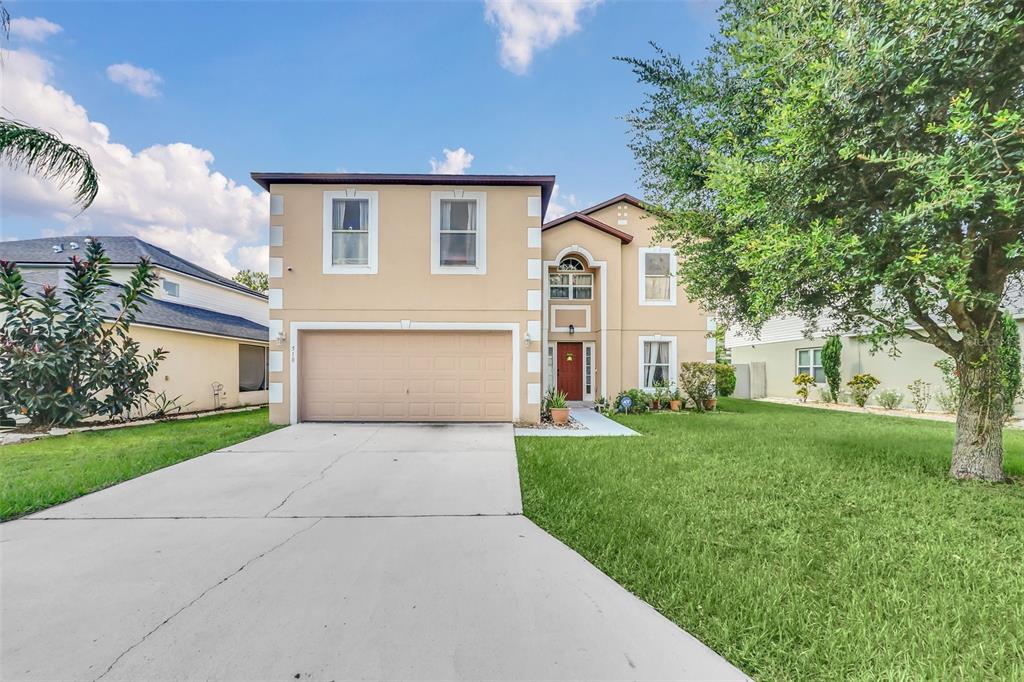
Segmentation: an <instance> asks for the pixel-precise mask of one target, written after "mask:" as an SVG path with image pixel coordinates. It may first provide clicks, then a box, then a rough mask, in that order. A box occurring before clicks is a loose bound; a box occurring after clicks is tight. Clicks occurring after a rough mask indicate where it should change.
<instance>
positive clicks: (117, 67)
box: [107, 62, 163, 97]
mask: <svg viewBox="0 0 1024 682" xmlns="http://www.w3.org/2000/svg"><path fill="white" fill-rule="evenodd" d="M107 78H109V79H110V80H112V81H114V82H115V83H117V84H118V85H123V86H124V87H126V88H128V89H129V90H131V91H132V92H134V93H135V94H136V95H142V96H143V97H157V96H159V95H160V90H159V89H158V86H159V85H160V83H162V82H163V79H162V78H160V75H159V74H158V73H157V72H156V71H154V70H153V69H144V68H142V67H141V66H135V65H134V64H128V63H127V62H126V63H123V64H111V65H110V66H108V67H107Z"/></svg>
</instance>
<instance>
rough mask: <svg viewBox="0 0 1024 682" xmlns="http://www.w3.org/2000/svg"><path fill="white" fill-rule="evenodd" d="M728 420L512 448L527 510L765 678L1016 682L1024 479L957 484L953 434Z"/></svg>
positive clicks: (1021, 628)
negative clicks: (949, 472)
mask: <svg viewBox="0 0 1024 682" xmlns="http://www.w3.org/2000/svg"><path fill="white" fill-rule="evenodd" d="M720 406H721V407H722V408H723V411H722V412H720V413H717V414H708V415H693V414H675V415H673V414H649V415H640V416H623V417H620V418H619V421H621V422H622V423H623V424H625V425H627V426H629V427H631V428H633V429H635V430H637V431H640V432H642V433H643V434H644V435H645V437H644V438H603V439H590V438H519V439H517V449H518V452H519V469H520V475H521V479H522V486H523V504H524V507H525V511H526V515H527V516H528V517H529V518H531V519H532V520H533V521H535V522H536V523H537V524H539V525H540V526H542V527H543V528H545V529H546V530H548V531H549V532H550V533H552V534H553V535H555V536H556V537H558V538H560V539H561V540H563V541H564V542H566V543H567V544H568V545H570V546H571V547H573V548H575V549H576V550H577V551H579V552H580V553H581V554H582V555H583V556H585V557H586V558H587V559H589V560H590V561H591V562H593V563H594V564H595V565H597V566H598V567H600V568H601V570H603V571H605V572H606V573H607V574H608V575H610V576H612V577H613V578H614V579H615V580H617V581H618V582H619V583H621V584H622V585H624V586H625V587H626V588H627V589H629V590H630V591H632V592H633V593H635V594H636V595H638V596H639V597H641V598H642V599H644V600H646V601H647V602H649V603H651V604H652V605H653V606H654V607H655V608H657V609H658V610H659V611H660V612H661V613H663V614H664V615H665V616H667V617H668V618H670V619H672V620H673V621H675V622H676V623H678V624H679V625H680V626H682V627H683V628H685V629H686V630H688V631H689V632H691V633H692V634H694V635H696V636H697V637H699V638H700V639H701V640H703V641H704V642H705V643H706V644H708V645H709V646H711V647H712V648H713V649H715V650H716V651H718V652H719V653H721V654H722V655H723V656H725V657H726V658H727V659H728V660H730V661H731V662H732V663H733V664H735V665H737V666H738V667H740V668H741V669H742V670H744V671H745V672H746V673H747V674H749V675H751V676H753V677H754V678H756V679H761V680H807V679H818V680H826V679H827V680H836V679H843V680H851V679H852V680H876V679H886V680H907V679H1006V680H1021V679H1024V484H1022V480H1021V479H1019V478H1018V479H1017V481H1016V482H1015V483H1012V484H1008V485H985V484H975V483H968V484H964V483H956V482H954V481H951V480H949V479H947V478H946V469H947V467H948V466H949V456H950V448H951V445H952V437H953V426H952V425H951V424H948V423H940V422H928V421H921V420H914V419H906V418H893V417H883V416H872V415H864V414H849V413H841V412H828V411H824V410H814V409H808V408H802V407H794V406H786V405H775V404H769V403H759V402H751V401H743V400H723V401H721V403H720ZM1006 462H1007V464H1006V469H1007V470H1008V471H1009V472H1010V473H1011V474H1012V475H1014V476H1017V477H1020V476H1024V432H1021V431H1007V432H1006Z"/></svg>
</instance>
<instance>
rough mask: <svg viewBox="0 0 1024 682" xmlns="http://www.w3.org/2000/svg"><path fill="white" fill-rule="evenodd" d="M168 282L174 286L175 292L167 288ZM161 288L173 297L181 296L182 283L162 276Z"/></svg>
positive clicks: (165, 294)
mask: <svg viewBox="0 0 1024 682" xmlns="http://www.w3.org/2000/svg"><path fill="white" fill-rule="evenodd" d="M168 284H170V285H171V286H172V287H174V292H173V293H172V292H170V291H168V290H167V285H168ZM160 290H161V291H163V292H164V296H169V297H171V298H181V284H179V283H178V282H175V281H174V280H170V279H167V278H166V277H162V278H161V279H160Z"/></svg>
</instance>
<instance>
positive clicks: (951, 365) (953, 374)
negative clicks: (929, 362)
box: [935, 358, 960, 414]
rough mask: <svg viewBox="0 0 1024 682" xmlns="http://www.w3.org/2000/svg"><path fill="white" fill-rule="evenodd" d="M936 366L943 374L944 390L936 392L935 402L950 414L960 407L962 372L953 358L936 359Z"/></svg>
mask: <svg viewBox="0 0 1024 682" xmlns="http://www.w3.org/2000/svg"><path fill="white" fill-rule="evenodd" d="M935 367H937V368H938V370H939V373H940V374H941V375H942V386H943V390H941V391H939V392H938V393H936V394H935V402H937V403H938V404H939V408H940V409H941V410H942V411H943V412H948V413H950V414H952V413H954V412H956V411H957V410H959V409H960V373H959V371H957V368H956V363H955V362H953V358H942V359H941V360H938V361H936V363H935Z"/></svg>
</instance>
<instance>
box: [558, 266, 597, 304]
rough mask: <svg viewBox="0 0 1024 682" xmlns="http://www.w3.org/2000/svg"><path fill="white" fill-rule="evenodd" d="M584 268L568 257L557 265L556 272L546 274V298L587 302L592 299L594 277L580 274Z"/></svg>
mask: <svg viewBox="0 0 1024 682" xmlns="http://www.w3.org/2000/svg"><path fill="white" fill-rule="evenodd" d="M584 269H585V266H584V265H583V263H582V261H580V260H579V259H578V258H573V257H572V256H569V257H567V258H563V259H562V262H561V263H559V264H558V272H552V273H550V274H548V298H557V299H571V300H577V301H581V300H582V301H589V300H590V299H592V298H593V297H594V275H593V274H591V273H589V272H581V270H584Z"/></svg>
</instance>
